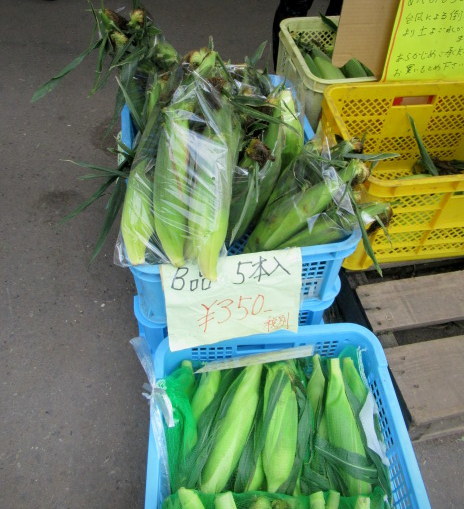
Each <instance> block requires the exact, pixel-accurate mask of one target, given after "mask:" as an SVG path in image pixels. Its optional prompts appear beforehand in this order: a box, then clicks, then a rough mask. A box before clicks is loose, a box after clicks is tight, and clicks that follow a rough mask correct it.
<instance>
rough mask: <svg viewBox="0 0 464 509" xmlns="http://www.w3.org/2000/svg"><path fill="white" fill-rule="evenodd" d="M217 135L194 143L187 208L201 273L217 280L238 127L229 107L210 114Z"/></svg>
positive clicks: (210, 133) (208, 132) (209, 133)
mask: <svg viewBox="0 0 464 509" xmlns="http://www.w3.org/2000/svg"><path fill="white" fill-rule="evenodd" d="M213 114H214V116H215V118H214V123H215V125H216V126H217V128H218V132H214V131H212V129H211V128H210V127H208V128H207V129H206V131H205V132H204V135H203V136H202V139H201V140H198V145H199V146H197V150H196V161H195V163H196V164H195V168H196V173H195V182H194V184H193V189H192V193H191V200H190V208H189V222H188V225H189V235H190V237H191V242H192V251H193V252H194V253H195V254H196V255H197V262H198V266H199V268H200V271H201V273H202V274H203V275H204V276H205V277H206V278H208V279H210V280H211V281H215V280H216V279H217V262H218V259H219V253H220V251H221V248H222V246H223V245H224V241H225V239H226V236H227V229H228V222H229V208H230V201H231V196H232V178H233V172H234V168H235V164H236V158H237V154H238V146H239V141H240V127H239V126H238V124H237V122H236V118H235V117H234V114H233V111H232V109H231V107H230V104H229V103H226V102H224V104H223V105H222V107H221V108H220V109H219V110H216V111H215V112H214V113H213Z"/></svg>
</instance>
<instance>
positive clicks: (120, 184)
mask: <svg viewBox="0 0 464 509" xmlns="http://www.w3.org/2000/svg"><path fill="white" fill-rule="evenodd" d="M125 193H126V183H125V181H124V179H121V178H118V179H116V184H115V189H114V190H113V193H112V194H111V196H110V199H109V200H108V204H107V207H106V213H105V218H104V221H103V226H102V229H101V231H100V235H99V237H98V239H97V242H96V244H95V247H94V250H93V253H92V256H91V258H90V262H92V261H93V260H95V258H96V257H97V256H98V253H99V252H100V251H101V249H102V247H103V245H104V243H105V241H106V238H107V237H108V234H109V232H110V230H111V227H112V226H113V223H114V221H115V219H116V217H117V215H118V213H119V210H120V209H121V207H122V204H123V203H124V195H125Z"/></svg>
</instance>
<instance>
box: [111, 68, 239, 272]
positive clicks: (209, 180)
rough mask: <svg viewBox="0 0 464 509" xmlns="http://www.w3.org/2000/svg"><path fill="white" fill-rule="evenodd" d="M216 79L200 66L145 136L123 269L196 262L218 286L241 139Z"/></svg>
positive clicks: (126, 211) (127, 215) (134, 172)
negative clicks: (128, 266) (218, 274)
mask: <svg viewBox="0 0 464 509" xmlns="http://www.w3.org/2000/svg"><path fill="white" fill-rule="evenodd" d="M210 72H212V73H213V74H208V73H210ZM215 72H216V71H214V72H213V71H211V69H209V68H207V65H206V64H204V66H203V68H202V67H201V64H200V66H199V67H198V69H197V70H196V71H193V72H189V73H187V74H186V75H185V77H184V80H183V81H182V84H181V85H180V86H179V87H178V88H177V89H176V91H175V93H174V95H173V97H172V100H171V101H170V103H169V105H168V106H167V107H165V108H164V109H163V111H162V113H161V115H160V117H159V119H158V124H157V125H154V126H149V125H147V127H146V128H145V131H147V130H148V129H151V131H150V132H148V134H147V135H145V131H144V133H143V134H142V138H141V141H140V142H139V144H138V146H137V153H136V157H135V161H134V164H133V166H132V168H131V173H130V176H129V179H128V188H127V193H126V199H125V203H124V208H123V213H122V219H121V236H120V239H119V241H118V245H117V246H116V260H117V261H118V262H119V264H121V265H123V266H125V265H131V264H132V265H138V264H143V263H146V262H148V263H172V264H174V265H176V266H181V265H183V264H185V262H186V261H188V260H193V261H197V262H198V264H199V266H200V270H201V271H202V273H203V274H204V275H205V276H206V277H208V278H210V279H215V278H216V273H215V271H216V264H217V259H218V257H219V254H220V252H221V249H222V247H223V245H224V241H225V237H226V233H227V224H228V212H229V206H230V199H231V194H232V176H233V171H234V168H235V164H236V160H237V156H238V150H239V142H240V136H241V131H240V126H239V122H238V117H237V115H236V114H235V112H234V111H233V109H232V107H231V105H230V102H229V101H228V99H227V97H226V96H225V94H222V93H221V91H220V90H218V87H219V85H218V83H217V82H216V81H214V79H215ZM204 74H206V75H207V76H208V79H206V78H205V77H204ZM216 79H217V80H219V79H220V78H219V77H216ZM144 135H145V136H144ZM142 142H143V143H142ZM121 240H122V241H123V244H122V245H121Z"/></svg>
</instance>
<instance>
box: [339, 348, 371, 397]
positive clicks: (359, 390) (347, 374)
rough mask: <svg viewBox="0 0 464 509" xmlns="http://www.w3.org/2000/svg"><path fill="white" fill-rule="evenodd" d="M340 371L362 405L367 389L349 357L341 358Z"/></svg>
mask: <svg viewBox="0 0 464 509" xmlns="http://www.w3.org/2000/svg"><path fill="white" fill-rule="evenodd" d="M342 373H343V378H344V380H345V383H346V384H347V386H348V387H349V388H350V390H351V392H352V393H353V394H354V396H355V397H356V399H357V400H358V401H359V403H360V405H361V406H362V405H363V404H364V402H365V401H366V398H367V394H368V392H369V391H368V389H367V387H366V385H365V384H364V382H363V380H362V378H361V375H360V374H359V372H358V370H357V369H356V366H355V365H354V362H353V359H352V358H351V357H344V358H343V359H342Z"/></svg>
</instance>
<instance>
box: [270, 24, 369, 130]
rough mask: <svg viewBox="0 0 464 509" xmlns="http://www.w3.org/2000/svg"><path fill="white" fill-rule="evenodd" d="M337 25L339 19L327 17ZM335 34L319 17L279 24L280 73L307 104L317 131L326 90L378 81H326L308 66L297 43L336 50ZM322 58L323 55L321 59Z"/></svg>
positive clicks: (352, 79)
mask: <svg viewBox="0 0 464 509" xmlns="http://www.w3.org/2000/svg"><path fill="white" fill-rule="evenodd" d="M328 19H329V20H331V21H332V22H334V23H338V20H339V18H338V16H330V17H329V18H328ZM335 38H336V31H334V30H333V29H331V28H330V27H329V26H328V25H327V24H326V23H324V21H323V20H322V19H321V18H319V17H314V18H289V19H285V20H283V21H282V22H281V23H280V33H279V52H278V57H277V74H279V75H281V76H285V77H286V78H288V79H289V80H290V81H291V82H292V83H293V84H294V86H295V87H296V89H297V92H298V96H299V98H300V100H301V102H302V104H304V109H305V114H306V116H307V117H308V120H309V123H310V124H311V127H312V128H313V129H314V130H316V129H317V127H318V124H319V119H320V115H321V108H322V96H323V93H324V90H325V89H326V88H327V87H328V86H329V85H332V84H334V83H350V84H351V83H353V84H355V83H359V82H362V81H375V79H376V78H375V77H374V76H364V77H360V78H346V77H344V76H343V75H341V76H339V77H334V76H331V77H329V76H328V75H327V77H326V78H325V79H324V78H323V77H321V76H318V75H316V74H315V73H314V69H312V70H311V69H310V68H309V67H308V63H307V60H305V56H304V55H303V53H302V51H301V50H300V49H299V47H298V45H297V43H296V42H295V41H298V42H299V44H302V45H307V46H308V47H310V46H315V47H316V48H317V49H321V48H323V49H326V51H327V52H329V53H330V50H329V49H327V48H333V45H334V42H335ZM318 58H322V60H323V56H319V57H318Z"/></svg>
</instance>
